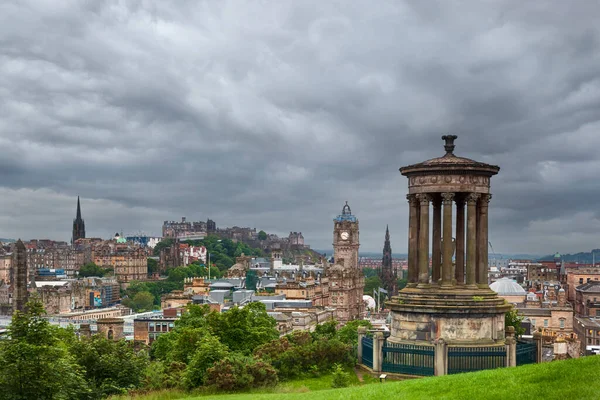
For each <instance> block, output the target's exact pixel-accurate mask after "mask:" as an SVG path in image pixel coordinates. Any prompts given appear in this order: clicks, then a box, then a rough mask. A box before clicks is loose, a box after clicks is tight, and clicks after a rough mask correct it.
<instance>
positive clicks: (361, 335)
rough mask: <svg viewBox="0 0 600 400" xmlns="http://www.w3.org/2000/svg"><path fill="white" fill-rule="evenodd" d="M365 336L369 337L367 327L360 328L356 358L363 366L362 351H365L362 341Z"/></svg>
mask: <svg viewBox="0 0 600 400" xmlns="http://www.w3.org/2000/svg"><path fill="white" fill-rule="evenodd" d="M365 336H367V327H366V326H359V327H358V347H357V348H356V358H357V359H358V363H359V364H362V351H363V345H362V340H363V338H364V337H365Z"/></svg>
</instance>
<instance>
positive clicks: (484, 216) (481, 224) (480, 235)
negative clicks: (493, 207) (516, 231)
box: [477, 194, 492, 289]
mask: <svg viewBox="0 0 600 400" xmlns="http://www.w3.org/2000/svg"><path fill="white" fill-rule="evenodd" d="M491 199H492V195H491V194H484V195H481V197H480V199H479V206H478V207H477V209H478V213H477V215H478V217H479V218H478V219H477V224H478V225H477V240H478V246H477V250H478V253H479V256H478V257H477V285H478V286H479V287H480V288H481V289H486V288H489V285H488V269H489V266H488V205H489V202H490V200H491Z"/></svg>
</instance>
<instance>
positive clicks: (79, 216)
mask: <svg viewBox="0 0 600 400" xmlns="http://www.w3.org/2000/svg"><path fill="white" fill-rule="evenodd" d="M75 218H76V219H78V220H79V219H81V204H79V196H77V216H76V217H75Z"/></svg>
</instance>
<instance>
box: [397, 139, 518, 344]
mask: <svg viewBox="0 0 600 400" xmlns="http://www.w3.org/2000/svg"><path fill="white" fill-rule="evenodd" d="M456 138H457V137H456V136H455V135H446V136H443V137H442V139H443V140H444V141H445V143H446V144H445V146H444V148H445V150H446V154H445V155H444V156H442V157H439V158H434V159H432V160H428V161H424V162H422V163H419V164H414V165H409V166H406V167H402V168H400V172H401V174H402V175H404V176H406V177H407V178H408V196H407V198H408V202H409V205H410V213H409V236H408V237H409V240H408V285H407V287H406V288H404V289H402V290H401V291H400V292H399V293H398V296H394V297H393V298H392V299H391V300H390V301H389V302H388V303H387V304H386V305H387V306H388V307H389V308H390V309H391V313H392V326H391V336H390V337H389V339H388V340H389V341H391V342H411V343H415V342H417V343H419V342H421V343H422V344H429V345H431V343H435V342H436V341H439V340H443V341H444V342H445V343H446V344H447V345H449V346H452V345H460V346H469V345H483V346H485V345H502V344H504V337H505V334H504V314H505V313H506V312H507V311H508V310H510V308H511V306H510V305H508V304H505V303H504V301H503V300H502V299H501V298H499V297H498V296H497V294H496V293H495V292H494V291H492V290H491V289H490V288H489V285H488V205H489V202H490V199H491V197H492V196H491V194H490V178H491V177H492V176H493V175H496V174H497V173H498V171H499V170H500V168H499V167H497V166H495V165H489V164H484V163H481V162H477V161H473V160H470V159H468V158H463V157H457V156H455V155H454V147H455V146H454V140H456ZM465 206H466V224H465ZM430 215H431V217H430ZM453 215H454V216H455V217H454V220H453ZM430 231H431V235H430ZM453 236H455V239H454V240H453ZM430 245H431V247H430ZM430 249H431V264H430ZM454 252H455V253H456V255H455V259H454V262H453V253H454ZM430 265H431V267H430Z"/></svg>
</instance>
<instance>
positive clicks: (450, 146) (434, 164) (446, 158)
mask: <svg viewBox="0 0 600 400" xmlns="http://www.w3.org/2000/svg"><path fill="white" fill-rule="evenodd" d="M457 138H458V136H456V135H444V136H442V140H444V141H445V142H446V144H445V145H444V150H446V154H444V155H443V156H441V157H436V158H432V159H431V160H427V161H423V162H421V163H418V164H413V165H407V166H406V167H402V168H400V172H401V173H402V175H412V174H415V173H419V172H428V171H439V170H462V169H465V170H474V171H475V172H482V173H485V174H487V175H496V174H497V173H498V171H499V170H500V167H498V166H497V165H491V164H486V163H482V162H479V161H475V160H471V159H470V158H466V157H458V156H456V155H454V147H455V145H454V141H455V140H456V139H457Z"/></svg>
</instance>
